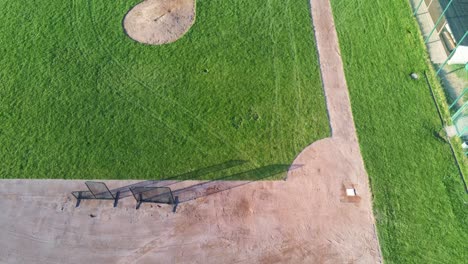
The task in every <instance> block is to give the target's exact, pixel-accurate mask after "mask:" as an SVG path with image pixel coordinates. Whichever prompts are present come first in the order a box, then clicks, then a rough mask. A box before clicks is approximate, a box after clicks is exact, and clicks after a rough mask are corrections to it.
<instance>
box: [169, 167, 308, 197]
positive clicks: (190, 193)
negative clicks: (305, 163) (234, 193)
mask: <svg viewBox="0 0 468 264" xmlns="http://www.w3.org/2000/svg"><path fill="white" fill-rule="evenodd" d="M299 167H301V165H292V166H290V165H286V164H273V165H267V166H263V167H260V168H256V169H252V170H248V171H243V172H239V173H235V174H231V175H229V176H225V177H221V178H219V179H215V180H210V181H206V182H201V183H197V184H194V185H192V186H188V187H184V188H181V189H175V190H173V192H172V193H173V195H174V197H177V200H178V202H179V203H183V202H188V201H191V200H195V199H197V198H200V197H204V196H208V195H211V194H215V193H219V192H222V191H227V190H230V189H233V188H236V187H240V186H243V185H246V184H249V183H251V182H255V181H259V180H265V179H268V178H271V177H273V176H276V175H279V174H281V173H284V172H287V171H289V170H294V169H297V168H299Z"/></svg>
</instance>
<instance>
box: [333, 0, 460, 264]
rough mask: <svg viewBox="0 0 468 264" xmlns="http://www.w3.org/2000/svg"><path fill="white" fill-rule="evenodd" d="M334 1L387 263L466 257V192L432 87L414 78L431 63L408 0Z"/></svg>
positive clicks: (456, 261) (355, 115)
mask: <svg viewBox="0 0 468 264" xmlns="http://www.w3.org/2000/svg"><path fill="white" fill-rule="evenodd" d="M332 6H333V10H334V16H335V22H336V27H337V31H338V35H339V39H340V46H341V51H342V54H343V60H344V67H345V72H346V77H347V81H348V86H349V89H350V93H351V101H352V106H353V114H354V117H355V121H356V126H357V130H358V134H359V140H360V144H361V149H362V153H363V156H364V160H365V164H366V168H367V171H368V173H369V175H370V180H371V187H372V192H373V194H374V212H375V217H376V221H377V227H378V233H379V238H380V243H381V247H382V251H383V257H384V260H385V262H386V263H464V262H466V260H467V256H468V255H467V253H468V247H467V245H468V244H467V243H466V241H467V239H468V199H467V196H466V194H465V193H464V188H463V185H462V183H461V180H460V176H459V174H458V171H457V169H456V167H455V165H454V160H453V158H452V156H451V153H450V149H449V145H448V144H447V143H446V142H445V141H443V140H440V139H439V138H438V135H437V133H438V132H439V131H440V130H441V122H440V120H439V117H438V115H437V111H436V108H435V105H434V102H433V100H432V98H431V95H430V92H429V90H428V87H427V85H426V83H425V81H424V79H421V80H419V81H413V80H411V78H410V77H409V74H410V73H411V72H417V73H419V74H420V76H422V74H423V71H424V70H428V69H429V68H430V66H429V65H428V61H427V55H426V53H425V51H424V45H423V43H422V41H421V37H420V33H419V30H418V28H417V24H416V22H415V20H414V17H412V12H411V10H410V6H409V3H408V2H407V1H361V0H351V1H349V0H348V1H342V0H333V1H332ZM429 72H430V73H431V74H432V72H431V71H429Z"/></svg>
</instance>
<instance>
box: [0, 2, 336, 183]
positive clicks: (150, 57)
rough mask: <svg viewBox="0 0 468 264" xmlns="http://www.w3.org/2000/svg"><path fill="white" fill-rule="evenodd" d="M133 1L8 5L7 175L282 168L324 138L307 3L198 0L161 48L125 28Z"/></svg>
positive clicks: (1, 109)
mask: <svg viewBox="0 0 468 264" xmlns="http://www.w3.org/2000/svg"><path fill="white" fill-rule="evenodd" d="M138 2H139V1H138V0H132V1H118V2H109V1H102V0H96V1H76V0H72V1H61V0H60V1H59V0H50V1H45V0H42V1H22V2H19V1H2V2H0V8H1V10H3V12H2V16H1V17H0V22H1V24H2V27H1V28H0V41H1V45H0V49H1V51H2V52H1V54H2V56H0V63H1V65H2V67H1V68H0V76H1V79H2V82H1V83H0V146H2V147H1V148H0V177H1V178H65V179H71V178H83V179H84V178H86V179H97V178H99V179H105V178H106V179H137V178H138V179H159V178H167V177H171V176H173V175H178V174H181V173H185V172H189V171H192V170H197V169H200V168H205V167H209V166H212V165H217V164H224V163H225V162H230V161H237V160H242V161H245V162H242V163H239V164H243V165H242V166H243V167H242V168H241V169H239V170H237V171H236V170H234V171H232V172H229V173H236V172H238V171H244V170H248V169H252V168H261V167H263V166H269V165H279V167H281V168H283V167H284V165H289V164H291V162H292V161H293V160H294V158H295V156H296V155H297V154H298V153H299V152H300V151H301V150H302V149H303V148H305V147H306V146H307V145H309V144H310V143H312V142H314V141H316V140H318V139H320V138H323V137H326V136H328V135H329V129H328V120H327V116H326V110H325V103H324V97H323V93H322V89H321V83H320V77H319V70H318V63H317V58H316V52H315V48H314V38H313V32H312V29H311V26H310V25H311V24H310V21H311V20H310V19H311V18H310V10H309V4H308V1H307V0H291V1H286V2H285V1H279V0H270V1H246V0H243V1H220V0H214V1H206V0H200V1H198V2H197V18H196V22H195V24H194V26H193V27H192V28H191V29H190V31H189V32H188V33H187V35H186V36H184V37H183V38H182V39H180V40H178V41H177V42H175V43H173V44H169V45H163V46H148V45H142V44H139V43H136V42H134V41H133V40H131V39H130V38H128V37H127V36H125V34H124V33H123V29H122V19H123V17H124V15H125V14H126V12H127V11H128V10H129V9H130V8H131V7H132V6H134V5H135V4H137V3H138ZM226 173H227V172H223V174H222V175H218V176H220V177H221V176H226ZM229 173H228V174H229ZM249 175H250V174H249ZM218 176H214V175H211V174H208V175H197V178H216V177H218ZM248 178H252V176H248ZM253 178H255V177H253Z"/></svg>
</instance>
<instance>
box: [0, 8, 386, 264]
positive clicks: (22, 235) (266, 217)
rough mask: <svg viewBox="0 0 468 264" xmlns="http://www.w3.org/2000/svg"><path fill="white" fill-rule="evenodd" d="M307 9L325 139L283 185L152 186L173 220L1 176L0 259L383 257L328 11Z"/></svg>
mask: <svg viewBox="0 0 468 264" xmlns="http://www.w3.org/2000/svg"><path fill="white" fill-rule="evenodd" d="M311 6H312V9H313V10H312V16H313V22H314V29H315V35H316V38H317V46H318V51H319V58H320V62H321V73H322V79H323V86H324V91H325V95H326V101H327V109H328V114H329V118H330V126H331V128H332V137H331V138H327V139H324V140H320V141H318V142H315V143H313V144H312V145H311V146H309V147H307V148H306V149H304V150H303V152H302V153H300V155H299V156H298V157H297V158H296V160H295V161H294V163H293V166H292V168H293V169H291V170H290V171H289V172H288V178H287V180H286V181H255V182H235V181H231V182H194V181H183V182H156V183H150V182H149V183H148V184H153V185H158V186H165V185H170V187H171V188H172V189H173V190H174V192H175V193H177V195H178V196H180V197H181V203H180V204H179V205H178V207H177V212H176V213H172V207H171V206H169V205H160V206H158V205H154V204H153V205H151V204H143V205H142V206H141V208H140V209H139V210H135V201H134V200H133V199H132V197H125V198H123V199H122V200H121V201H120V202H119V204H118V206H117V207H116V208H113V207H112V202H110V201H83V202H82V203H81V205H80V207H77V208H76V207H75V200H74V198H72V196H71V195H70V194H69V193H70V192H72V191H76V190H80V189H84V187H85V186H84V184H83V181H65V180H42V181H28V180H3V181H1V183H0V208H1V210H2V214H0V233H1V234H2V236H1V238H0V262H2V263H65V262H66V263H87V262H94V263H379V262H382V259H381V254H380V251H379V245H378V240H377V236H376V233H375V226H374V219H373V215H372V208H371V194H370V191H369V186H368V178H367V174H366V171H365V169H364V164H363V161H362V158H361V154H360V150H359V144H358V141H357V136H356V131H355V128H354V122H353V118H352V113H351V106H350V100H349V95H348V90H347V86H346V81H345V78H344V72H343V66H342V62H341V57H340V54H339V46H338V42H337V36H336V32H335V30H334V25H333V17H332V13H331V8H330V4H329V2H328V1H327V0H311ZM106 182H107V183H108V184H109V186H110V188H111V189H113V188H118V187H122V186H128V185H130V184H134V183H135V181H106ZM140 184H141V183H140ZM346 187H354V188H355V189H356V194H357V196H355V197H351V198H350V197H348V196H346V192H345V188H346ZM66 194H68V196H67V195H66Z"/></svg>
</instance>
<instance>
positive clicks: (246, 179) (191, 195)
mask: <svg viewBox="0 0 468 264" xmlns="http://www.w3.org/2000/svg"><path fill="white" fill-rule="evenodd" d="M244 163H246V161H243V160H231V161H228V162H224V163H221V164H218V165H213V166H209V167H205V168H202V169H198V170H195V171H191V172H187V173H184V174H180V175H175V176H172V177H169V178H166V179H163V180H154V181H142V182H138V183H135V184H131V185H127V186H124V187H120V188H116V189H113V190H110V191H109V190H107V193H109V192H111V193H112V195H110V194H109V195H107V196H109V197H111V198H112V199H113V200H115V202H114V207H115V206H117V202H118V200H119V199H122V198H125V197H128V196H132V191H131V190H130V189H131V188H137V187H170V188H171V189H172V195H173V198H175V199H174V200H175V206H174V212H175V209H176V207H177V204H180V203H184V202H188V201H191V200H195V199H197V198H200V197H205V196H208V195H211V194H215V193H219V192H223V191H227V190H230V189H233V188H237V187H240V186H243V185H246V184H249V183H252V182H255V181H259V180H265V179H268V178H271V177H274V176H277V175H279V174H282V173H285V172H287V171H290V170H294V169H297V168H299V167H301V166H302V165H287V164H272V165H266V166H262V167H259V168H255V169H250V170H247V171H243V172H239V173H234V174H228V175H225V176H220V177H218V178H216V179H212V180H206V181H195V182H194V183H193V184H192V185H190V181H187V180H191V181H194V180H197V178H199V177H201V176H203V175H207V174H209V173H213V172H218V171H223V170H226V169H229V168H232V167H236V166H239V165H242V164H244ZM283 180H286V177H284V178H283ZM87 184H88V183H87ZM104 186H105V185H104ZM105 188H107V187H105ZM90 190H91V189H90ZM133 190H135V189H133ZM103 194H105V192H104V193H103ZM167 194H168V192H166V193H164V194H158V195H156V196H155V197H148V199H146V201H153V202H156V201H158V200H159V199H160V198H161V197H160V196H167ZM112 196H113V197H112ZM75 197H76V196H75ZM109 197H108V199H110V198H109ZM114 197H115V198H114ZM77 199H78V200H77V205H76V206H77V207H78V206H79V204H80V200H81V199H82V198H79V197H78V198H77ZM85 199H86V198H85ZM87 199H89V198H87ZM91 199H99V198H95V197H94V198H91ZM140 204H141V201H138V203H137V209H138V208H139V207H140Z"/></svg>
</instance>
